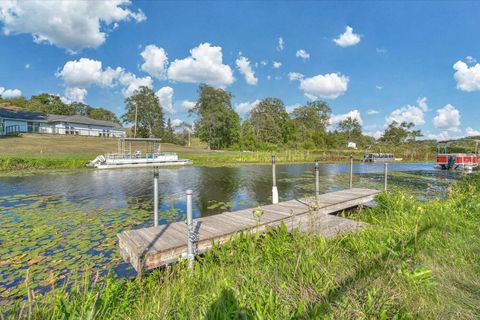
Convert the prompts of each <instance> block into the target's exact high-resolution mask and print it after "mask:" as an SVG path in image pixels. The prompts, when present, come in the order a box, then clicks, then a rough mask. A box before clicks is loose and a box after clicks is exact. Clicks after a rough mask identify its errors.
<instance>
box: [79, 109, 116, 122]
mask: <svg viewBox="0 0 480 320" xmlns="http://www.w3.org/2000/svg"><path fill="white" fill-rule="evenodd" d="M86 116H87V117H89V118H92V119H96V120H103V121H112V122H116V123H120V121H119V120H118V118H117V115H116V114H115V113H113V112H112V111H110V110H107V109H104V108H93V107H90V106H87V109H86Z"/></svg>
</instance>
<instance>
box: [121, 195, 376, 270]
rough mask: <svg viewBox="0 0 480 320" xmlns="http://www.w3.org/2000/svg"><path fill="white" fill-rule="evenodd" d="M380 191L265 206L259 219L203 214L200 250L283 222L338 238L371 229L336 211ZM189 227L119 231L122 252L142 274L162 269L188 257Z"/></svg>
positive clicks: (197, 225) (198, 223)
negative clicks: (340, 235) (154, 269)
mask: <svg viewBox="0 0 480 320" xmlns="http://www.w3.org/2000/svg"><path fill="white" fill-rule="evenodd" d="M378 193H380V191H377V190H372V189H365V188H354V189H347V190H341V191H335V192H330V193H326V194H322V195H319V196H318V202H317V201H316V199H315V197H307V198H304V199H293V200H288V201H284V202H280V203H278V204H270V205H265V206H261V207H260V208H261V210H262V212H263V214H262V216H261V218H260V219H259V221H257V220H256V218H255V217H254V215H253V211H254V210H255V208H250V209H242V210H239V211H235V212H225V213H222V214H218V215H214V216H207V217H200V218H197V219H195V220H194V230H195V233H196V234H197V249H198V252H199V253H202V252H205V251H207V250H209V249H211V248H212V246H213V245H214V244H215V245H218V244H222V243H224V242H226V241H228V240H229V239H230V238H231V237H233V236H235V235H236V234H239V233H241V232H248V233H257V232H258V233H261V232H264V231H265V230H266V229H267V227H276V226H279V225H280V224H282V223H285V226H286V227H287V229H288V230H289V231H292V230H293V229H295V228H298V229H299V230H300V231H302V232H313V233H318V234H321V235H323V236H325V237H333V236H336V235H338V234H342V233H345V232H351V231H353V230H358V229H362V228H364V227H366V224H365V223H363V222H358V221H353V220H349V219H346V218H342V217H338V216H335V215H332V213H335V212H339V211H342V210H345V209H349V208H353V207H357V206H360V205H363V204H366V203H369V202H371V201H372V200H373V199H374V197H375V196H376V195H377V194H378ZM186 233H187V226H186V224H185V222H183V221H180V222H174V223H171V224H166V225H160V226H157V227H149V228H142V229H137V230H127V231H124V232H122V233H120V234H118V239H119V248H120V253H121V255H122V257H123V259H124V260H125V261H126V262H129V263H131V264H132V266H133V267H134V268H135V270H136V271H137V272H138V273H142V272H143V271H145V270H148V269H152V268H156V267H160V266H163V265H166V264H169V263H172V262H174V261H176V260H178V259H181V258H184V257H185V255H186V251H187V234H186Z"/></svg>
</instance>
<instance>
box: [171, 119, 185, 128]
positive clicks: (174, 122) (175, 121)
mask: <svg viewBox="0 0 480 320" xmlns="http://www.w3.org/2000/svg"><path fill="white" fill-rule="evenodd" d="M171 124H172V127H174V128H175V127H180V126H181V125H182V124H183V121H182V120H180V119H173V120H172V121H171Z"/></svg>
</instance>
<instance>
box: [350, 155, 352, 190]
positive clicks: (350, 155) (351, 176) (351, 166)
mask: <svg viewBox="0 0 480 320" xmlns="http://www.w3.org/2000/svg"><path fill="white" fill-rule="evenodd" d="M352 188H353V155H350V189H352Z"/></svg>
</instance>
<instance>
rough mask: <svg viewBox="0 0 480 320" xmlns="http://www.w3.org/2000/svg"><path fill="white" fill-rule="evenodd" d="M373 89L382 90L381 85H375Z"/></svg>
mask: <svg viewBox="0 0 480 320" xmlns="http://www.w3.org/2000/svg"><path fill="white" fill-rule="evenodd" d="M375 89H377V90H382V89H383V87H382V86H379V85H376V86H375Z"/></svg>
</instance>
